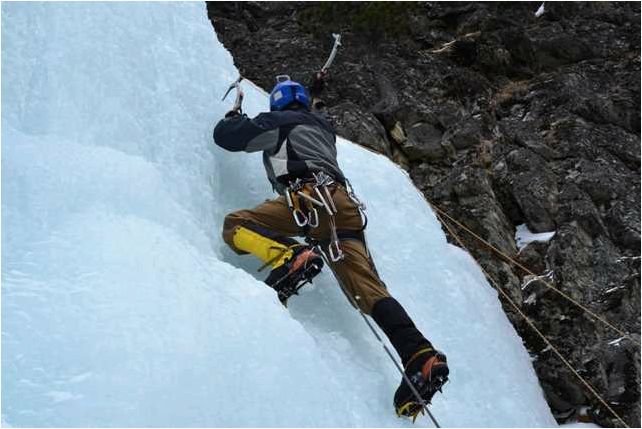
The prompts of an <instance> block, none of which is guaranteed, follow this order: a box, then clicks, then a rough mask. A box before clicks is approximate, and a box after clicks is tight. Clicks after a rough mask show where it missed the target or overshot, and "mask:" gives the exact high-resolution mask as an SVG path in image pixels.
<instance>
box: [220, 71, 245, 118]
mask: <svg viewBox="0 0 642 429" xmlns="http://www.w3.org/2000/svg"><path fill="white" fill-rule="evenodd" d="M242 80H243V76H239V78H238V79H236V80H235V81H234V82H232V83H231V84H230V86H229V88H227V91H225V95H224V96H223V98H222V99H221V101H223V100H225V98H226V97H227V95H228V94H229V93H230V91H232V90H233V89H234V88H236V100H235V101H234V106H233V107H232V111H237V112H239V113H241V104H242V103H243V95H244V94H243V90H242V89H241V81H242Z"/></svg>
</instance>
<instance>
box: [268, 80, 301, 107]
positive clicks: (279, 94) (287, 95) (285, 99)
mask: <svg viewBox="0 0 642 429" xmlns="http://www.w3.org/2000/svg"><path fill="white" fill-rule="evenodd" d="M276 80H277V82H278V83H277V84H276V86H275V87H274V88H273V89H272V92H271V93H270V110H271V111H274V110H283V109H285V108H286V107H287V106H289V105H290V104H292V103H294V102H297V103H299V104H301V105H302V106H303V107H305V108H306V109H309V108H310V96H309V95H308V91H306V89H305V87H304V86H303V85H301V84H300V83H298V82H294V81H293V80H290V76H287V75H281V76H277V77H276Z"/></svg>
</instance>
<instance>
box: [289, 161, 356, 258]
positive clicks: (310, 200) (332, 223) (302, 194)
mask: <svg viewBox="0 0 642 429" xmlns="http://www.w3.org/2000/svg"><path fill="white" fill-rule="evenodd" d="M312 177H313V179H305V180H304V179H300V178H299V179H296V180H294V181H293V182H290V186H288V187H287V188H286V190H285V199H286V201H287V204H288V208H289V209H290V211H291V212H292V217H293V218H294V223H296V225H297V226H298V227H299V228H302V229H303V231H304V233H305V235H306V237H307V236H308V235H309V234H308V232H309V229H310V228H317V227H318V226H319V212H318V210H317V208H319V209H322V210H325V212H326V213H327V214H328V223H329V227H330V243H329V244H328V255H329V256H330V260H331V261H332V262H338V261H340V260H342V259H343V258H344V254H343V251H342V250H341V245H340V243H339V235H338V234H337V224H336V216H337V214H338V213H339V212H338V210H337V207H336V205H335V204H334V200H333V199H332V193H331V192H330V189H329V187H330V186H332V185H335V184H336V182H335V181H334V179H333V178H332V177H330V176H329V175H328V174H326V173H324V172H318V173H312ZM353 195H354V193H353ZM351 198H352V197H351ZM354 198H356V197H354ZM303 207H305V210H307V214H306V212H304V208H303Z"/></svg>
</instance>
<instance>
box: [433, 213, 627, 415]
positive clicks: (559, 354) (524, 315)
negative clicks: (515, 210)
mask: <svg viewBox="0 0 642 429" xmlns="http://www.w3.org/2000/svg"><path fill="white" fill-rule="evenodd" d="M437 217H439V216H437ZM439 220H441V221H442V223H443V224H444V225H445V226H446V228H447V229H448V231H449V232H450V234H451V235H452V236H453V237H455V239H456V240H457V242H458V243H459V245H460V246H461V247H462V249H466V250H468V249H467V248H466V246H465V245H464V243H463V242H462V241H461V238H459V236H458V235H457V234H456V233H455V232H454V231H453V230H452V228H451V227H450V226H449V225H448V223H446V222H444V221H443V219H442V218H441V217H439ZM477 265H478V266H479V268H481V270H482V272H483V273H484V274H485V275H486V277H487V278H488V279H489V280H490V282H491V284H492V285H493V287H494V288H495V290H497V291H498V292H499V293H501V294H502V295H503V296H504V298H506V300H507V301H508V302H509V303H510V304H511V306H512V307H513V308H514V309H515V311H517V313H519V315H520V316H522V317H523V318H524V320H525V321H526V323H528V326H530V327H531V328H532V329H533V330H534V331H535V332H536V333H537V335H538V336H539V337H540V338H541V339H542V340H543V341H544V342H545V343H546V344H547V345H548V346H549V347H550V348H551V350H553V351H554V352H555V354H556V355H557V357H559V358H560V360H561V361H562V362H563V363H564V364H565V365H566V366H567V367H568V368H569V369H570V370H571V372H572V373H573V374H574V375H575V376H576V377H577V378H578V379H579V380H580V381H581V382H582V384H584V385H585V386H586V387H587V388H588V390H589V391H590V392H591V393H592V394H593V395H594V396H595V397H596V398H597V399H598V400H599V401H600V402H601V403H602V405H604V406H605V407H606V408H607V409H608V410H609V411H610V412H611V414H613V416H615V418H617V419H618V420H619V421H620V423H622V425H623V426H624V427H627V428H628V427H630V426H629V425H627V424H626V422H625V421H624V420H623V419H622V417H620V415H619V414H618V413H616V412H615V410H613V408H611V407H610V406H609V404H607V403H606V401H605V400H604V399H603V398H602V396H601V395H600V394H599V393H598V392H597V391H596V390H595V389H594V388H593V386H591V385H590V383H589V382H588V381H586V380H585V379H584V377H582V376H581V375H580V374H579V373H578V372H577V371H576V370H575V368H573V366H572V365H571V364H570V363H569V361H568V360H566V359H565V358H564V356H563V355H562V354H561V353H560V352H559V350H558V349H557V347H555V346H554V345H553V344H552V343H551V342H550V341H549V340H548V338H546V336H545V335H544V334H543V333H542V332H541V331H540V330H539V329H538V328H537V327H536V326H535V324H534V323H533V322H532V321H531V319H530V318H529V317H528V316H527V315H526V314H524V312H523V311H522V310H521V309H520V308H519V307H518V306H517V304H515V302H514V301H513V300H512V299H511V298H510V296H509V295H508V294H507V293H506V292H505V291H504V290H503V289H502V288H500V287H499V286H498V285H497V283H496V282H495V280H494V279H493V278H492V277H491V276H489V275H488V272H487V271H486V270H485V269H484V267H482V266H481V265H480V264H477Z"/></svg>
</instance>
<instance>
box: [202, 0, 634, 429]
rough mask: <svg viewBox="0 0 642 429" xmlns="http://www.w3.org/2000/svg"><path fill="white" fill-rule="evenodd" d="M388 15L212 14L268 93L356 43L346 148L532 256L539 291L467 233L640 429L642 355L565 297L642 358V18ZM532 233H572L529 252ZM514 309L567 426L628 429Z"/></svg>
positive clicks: (473, 5)
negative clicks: (337, 43)
mask: <svg viewBox="0 0 642 429" xmlns="http://www.w3.org/2000/svg"><path fill="white" fill-rule="evenodd" d="M381 3H382V4H381V5H379V4H376V3H368V2H366V3H358V2H356V3H353V2H343V3H337V2H335V3H331V2H329V3H315V2H309V3H306V2H216V3H208V15H209V17H210V19H211V20H212V22H213V25H214V28H215V29H216V32H217V34H218V37H219V38H220V40H221V41H222V42H223V43H224V45H225V46H226V47H227V48H228V49H229V50H230V52H232V54H233V56H234V60H235V63H236V64H237V66H238V68H239V70H240V71H241V73H242V74H243V75H244V76H245V77H246V78H248V79H251V80H253V81H254V82H255V83H257V84H258V85H259V86H262V87H264V88H270V87H271V86H272V85H273V83H274V76H275V75H276V74H281V73H284V72H287V73H289V74H290V76H292V77H293V78H295V79H299V80H303V81H307V79H308V78H309V76H310V75H311V74H312V72H313V71H315V70H317V69H318V68H319V67H320V66H321V65H322V64H323V62H324V61H325V59H326V58H327V55H328V52H329V50H330V47H331V45H332V39H331V38H330V35H329V33H330V32H331V31H334V32H336V31H340V32H342V35H343V46H342V48H341V50H340V51H339V54H338V55H337V58H336V60H335V63H334V65H333V66H332V69H331V75H330V76H329V78H328V82H327V83H328V85H327V91H326V93H325V94H324V99H325V101H326V104H327V105H328V106H329V109H330V112H331V114H332V115H333V116H334V117H335V118H336V121H337V125H338V130H339V133H340V134H341V135H343V136H345V137H348V138H350V139H351V140H353V141H356V142H357V143H359V144H362V145H364V146H367V147H369V148H371V149H373V150H375V151H377V152H380V153H384V154H386V155H387V156H389V157H391V158H392V159H394V160H395V161H396V162H398V163H399V164H400V165H402V166H404V167H405V168H407V169H408V170H409V173H410V176H411V178H412V179H413V181H414V183H415V184H416V185H417V187H418V188H419V189H421V190H422V192H424V194H425V195H426V197H427V198H428V199H429V200H430V201H431V202H432V203H433V204H434V205H436V206H437V207H439V208H440V209H442V210H444V211H446V212H447V213H449V215H450V216H452V217H454V218H456V219H458V220H459V221H460V222H462V223H464V224H466V225H467V227H469V228H470V229H471V230H472V231H473V232H474V233H475V234H477V235H478V236H480V237H481V238H483V239H484V240H486V241H488V242H489V243H491V244H492V245H493V246H495V247H496V248H497V249H500V250H501V251H502V253H504V254H506V255H508V256H511V257H517V258H518V261H519V263H520V264H521V265H523V266H525V267H526V268H528V269H529V270H530V271H531V272H532V273H533V274H530V273H527V272H525V271H524V270H523V269H522V268H519V267H518V266H517V265H516V264H513V263H509V262H506V261H505V260H504V259H503V258H501V257H498V256H497V255H496V254H495V253H493V252H491V251H489V250H488V248H487V247H486V246H485V245H484V244H482V243H480V242H479V241H478V240H477V239H475V238H474V237H473V236H472V235H470V234H469V233H467V232H465V231H464V230H462V229H461V228H460V229H459V230H458V231H457V233H458V234H461V239H462V240H463V243H464V245H465V246H466V248H467V249H468V250H469V251H470V252H471V254H472V255H473V257H475V259H476V260H477V261H478V262H479V263H480V265H481V266H482V267H483V268H484V269H485V270H486V271H487V272H488V275H489V277H490V278H489V280H491V281H492V282H493V284H495V285H496V287H498V288H501V289H502V290H503V291H505V292H506V293H507V294H508V295H509V296H510V298H511V299H512V300H514V301H515V303H516V305H518V306H519V307H520V308H521V309H522V310H523V311H526V313H527V314H528V316H529V317H530V318H531V319H532V320H533V321H534V323H535V324H536V325H537V326H538V327H539V329H541V331H542V332H543V333H544V334H545V335H546V336H547V338H549V339H550V341H551V342H552V343H553V344H554V345H555V346H556V347H557V348H558V349H559V350H560V352H561V353H562V354H563V355H564V356H565V357H566V358H567V359H568V360H569V362H570V363H571V364H572V365H573V366H574V367H575V368H576V369H577V370H578V371H579V372H580V373H581V374H582V376H583V377H585V378H586V379H587V380H588V381H589V382H590V383H591V384H592V385H593V386H594V387H595V389H596V390H597V391H598V392H599V393H600V394H601V395H602V396H604V398H605V399H606V400H607V401H608V402H609V403H610V406H611V407H613V408H614V409H616V411H617V412H618V413H619V414H621V415H622V416H623V418H624V419H625V421H626V422H627V423H628V424H629V425H630V426H633V427H639V426H640V384H639V380H640V350H639V347H638V346H637V345H636V344H634V343H632V342H631V341H630V340H628V339H622V340H619V341H618V339H619V338H620V337H621V335H620V333H618V332H616V331H614V330H613V329H612V328H610V327H608V326H606V325H605V324H604V323H601V322H599V321H597V322H596V321H595V319H594V318H591V317H588V316H587V315H586V312H585V310H583V309H581V308H580V307H578V306H577V305H576V304H574V303H573V302H570V301H569V300H568V298H565V297H564V296H562V295H561V294H559V293H557V292H555V291H554V290H553V289H552V288H557V289H559V290H560V291H561V292H563V293H564V294H565V295H566V296H567V297H570V298H571V299H572V300H574V301H575V302H576V303H579V304H581V305H582V306H584V307H586V308H589V309H590V310H591V311H594V312H595V313H596V314H599V315H600V317H604V318H605V319H607V320H609V321H610V322H612V323H613V324H614V325H617V327H618V328H619V329H623V330H625V331H626V332H629V333H631V335H633V336H636V338H638V341H639V333H640V293H639V291H640V259H639V258H640V206H641V204H640V191H641V187H640V153H641V151H640V123H641V121H640V4H639V2H547V3H546V12H545V13H544V15H542V16H541V17H539V18H536V17H535V16H534V12H535V10H536V9H537V8H538V7H539V5H540V4H541V3H532V2H512V3H511V2H488V3H484V2H426V3H424V2H421V3H419V2H418V3H412V4H404V3H398V4H392V5H387V4H385V3H386V2H381ZM390 8H392V9H394V10H395V11H396V13H395V14H394V15H395V20H394V25H392V26H390V25H388V24H387V21H389V19H388V17H389V16H390V14H389V13H388V14H386V13H381V12H382V11H383V12H385V11H390V10H392V9H390ZM364 11H368V12H369V13H370V14H371V15H370V17H371V18H370V22H368V19H366V20H365V21H364V20H363V17H364V16H366V15H368V14H365V15H364ZM357 17H358V19H357ZM382 22H383V23H384V24H386V25H382V26H381V28H384V27H385V30H384V31H380V32H379V33H380V34H373V32H372V31H371V30H372V28H373V27H372V24H373V23H382ZM391 22H392V21H391ZM369 26H370V27H369ZM393 27H398V28H400V29H401V30H403V31H399V32H393V31H391V30H392V29H393ZM368 28H370V30H368ZM393 33H394V34H393ZM522 223H527V225H528V226H529V228H530V229H531V230H532V231H534V232H541V231H552V230H554V231H556V234H555V236H554V237H553V238H552V239H551V240H550V241H549V242H548V243H532V244H529V245H528V246H526V247H525V248H524V249H522V250H521V252H519V253H518V252H517V249H516V248H515V243H514V231H515V226H516V225H519V224H522ZM447 236H448V239H449V240H450V241H451V242H453V243H456V244H458V242H457V241H456V240H455V239H454V237H451V236H450V233H448V232H447ZM529 281H531V283H529V285H528V287H527V288H525V289H524V290H523V291H522V289H521V287H522V286H523V285H524V284H525V283H527V282H529ZM500 300H501V301H502V304H503V305H504V309H505V311H506V313H507V315H508V317H509V319H510V320H511V321H512V322H513V324H514V326H515V327H516V329H517V331H518V332H519V333H520V335H521V336H522V338H523V339H524V341H525V344H526V346H527V347H528V349H529V350H530V352H531V353H532V355H533V358H534V359H535V360H534V367H535V370H536V372H537V374H538V376H539V377H540V380H541V382H542V387H543V389H544V392H545V394H546V397H547V399H548V401H549V405H550V406H551V408H552V410H553V412H554V415H555V416H556V417H557V418H558V420H559V421H560V422H563V421H565V420H566V419H574V418H578V416H580V415H581V416H582V417H581V418H582V419H590V420H592V421H595V422H597V423H598V424H600V425H602V426H620V425H621V423H620V422H619V421H618V420H617V419H615V418H614V416H613V415H612V414H611V413H610V411H608V409H606V407H604V405H603V404H602V403H601V402H600V401H599V400H597V399H596V398H595V396H594V395H593V394H592V393H591V392H590V391H588V389H586V387H585V385H584V384H583V383H581V382H580V381H578V379H577V378H576V376H575V375H573V374H572V373H571V372H570V371H569V370H568V368H567V367H566V366H565V365H564V364H563V363H562V362H561V361H560V360H559V358H558V357H557V355H556V354H555V353H553V352H552V350H551V349H550V348H549V347H548V346H547V344H546V343H544V342H543V340H542V339H541V338H540V337H539V336H537V335H536V334H534V332H533V331H532V329H531V328H530V327H529V326H528V324H527V323H525V321H524V320H523V318H522V317H521V316H519V315H518V314H517V313H516V312H515V310H514V308H513V307H512V306H511V305H510V304H508V303H507V302H506V301H505V299H504V298H502V297H501V296H500ZM614 341H615V342H614ZM583 410H588V412H584V411H583Z"/></svg>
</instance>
